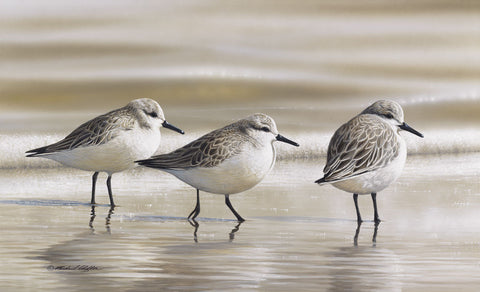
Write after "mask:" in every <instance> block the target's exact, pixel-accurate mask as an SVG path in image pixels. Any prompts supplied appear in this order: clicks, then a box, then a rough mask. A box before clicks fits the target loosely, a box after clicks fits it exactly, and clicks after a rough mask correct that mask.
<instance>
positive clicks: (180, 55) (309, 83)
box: [0, 0, 480, 156]
mask: <svg viewBox="0 0 480 292" xmlns="http://www.w3.org/2000/svg"><path fill="white" fill-rule="evenodd" d="M479 12H480V3H479V2H478V1H433V0H432V1H431V0H419V1H395V2H392V1H361V2H357V1H345V0H341V1H316V0H315V1H313V0H312V1H308V0H306V1H282V0H280V1H277V0H275V1H273V0H272V1H270V0H262V1H218V0H216V1H128V0H121V1H90V0H87V1H55V0H52V1H36V0H27V1H13V0H6V1H3V2H2V8H1V9H0V38H1V47H0V133H3V134H6V135H9V137H10V138H11V137H12V135H17V136H15V137H17V138H18V135H19V134H26V135H27V134H39V135H58V137H57V136H55V137H54V138H62V137H63V136H65V135H66V134H68V133H69V132H70V131H71V130H73V129H74V127H76V126H77V125H79V124H80V123H82V122H84V121H86V120H88V119H91V118H93V117H94V116H96V115H98V114H102V113H104V112H106V111H109V110H111V109H114V108H119V107H122V106H124V105H125V104H126V103H128V101H130V100H132V99H134V98H140V97H150V98H153V99H155V100H157V101H158V102H159V103H160V105H161V106H162V107H163V109H164V112H165V114H166V117H167V119H168V120H169V121H170V122H171V123H173V124H175V125H177V126H178V127H181V128H183V129H185V130H186V132H187V134H189V133H190V134H191V133H193V136H185V137H178V136H176V137H173V136H172V137H173V138H172V139H170V141H172V143H174V145H172V146H171V147H170V146H168V145H167V144H168V143H169V142H165V143H167V144H165V147H166V148H167V149H171V148H172V147H175V146H177V145H179V144H181V143H184V142H188V141H189V140H192V139H193V138H194V137H196V135H200V134H201V133H204V132H206V131H209V130H211V129H213V128H218V127H221V126H223V125H225V124H227V123H229V122H231V121H232V120H236V119H239V118H242V117H244V116H246V115H250V114H252V113H254V112H265V113H267V114H270V115H272V116H273V117H274V118H275V120H276V121H277V124H278V128H279V130H280V131H281V132H286V133H288V134H290V135H293V136H294V137H292V138H296V137H297V139H300V140H302V142H306V143H304V145H305V144H312V143H315V145H313V146H311V149H310V150H311V151H317V152H318V153H320V154H323V153H324V150H325V148H326V144H327V143H328V138H329V137H330V136H331V134H332V133H333V131H334V130H335V129H336V128H338V126H339V125H341V124H342V123H343V122H345V121H346V120H348V119H349V118H350V117H351V116H353V115H355V114H356V113H358V112H359V111H361V110H362V109H363V108H364V107H366V106H367V105H368V104H369V103H371V102H373V101H375V100H377V99H381V98H391V99H394V100H396V101H398V102H400V103H401V104H402V106H403V107H404V110H405V113H406V114H405V116H406V121H407V122H408V123H409V124H411V125H412V126H414V127H415V128H417V129H418V130H419V131H423V132H425V131H427V133H426V134H427V135H426V136H427V137H429V138H430V139H428V141H430V142H431V143H434V144H435V145H436V146H435V147H437V148H436V149H435V150H431V149H430V148H431V147H433V145H432V144H428V145H429V146H428V147H430V148H428V149H427V148H425V147H424V146H418V147H423V148H422V149H420V150H419V149H418V147H417V146H415V147H413V146H410V147H413V148H414V149H413V150H411V151H416V152H421V153H430V152H435V153H438V152H443V151H447V152H456V151H458V150H459V149H458V148H459V147H460V148H461V147H463V146H465V147H467V148H468V151H472V150H475V151H478V150H480V146H479V144H480V142H479V139H480V138H476V137H479V136H480V129H479V128H480V95H479V88H480V84H479V80H480V17H479V15H480V13H479ZM445 129H446V130H447V132H442V131H443V130H445ZM452 129H454V130H455V131H454V132H455V133H456V134H457V135H460V136H459V137H458V139H456V140H457V141H461V142H459V143H460V144H456V145H453V146H452V145H449V146H448V147H447V146H445V145H444V144H445V143H446V142H449V143H450V142H451V141H452V139H450V137H445V133H452ZM164 132H165V131H164ZM428 132H431V133H428ZM197 133H198V134H197ZM302 133H304V135H303V136H302ZM169 134H170V133H166V135H169ZM428 134H430V135H428ZM477 134H478V135H477ZM315 135H317V136H315ZM295 136H296V137H295ZM22 137H23V136H22ZM42 137H43V136H42ZM309 137H310V138H309ZM474 137H475V138H474ZM23 138H25V139H24V140H21V141H20V142H19V141H18V140H15V139H14V140H12V141H11V143H10V144H12V143H13V144H15V143H17V144H18V143H26V144H28V145H25V148H28V147H34V146H37V144H40V145H42V143H44V142H53V140H54V138H50V139H47V140H45V141H39V138H38V137H37V136H35V137H34V138H35V141H39V142H37V143H34V142H32V143H33V144H32V143H29V141H33V140H31V139H30V138H31V137H30V136H25V137H23ZM12 139H13V138H12ZM32 139H33V138H32ZM175 139H183V140H179V141H177V142H174V141H176V140H175ZM442 139H443V140H442ZM187 140H188V141H187ZM432 141H434V142H432ZM412 143H415V142H412ZM10 144H8V143H7V144H4V145H10ZM438 144H442V146H439V145H438ZM422 145H425V144H422ZM5 147H7V146H5ZM8 147H10V146H8ZM442 147H443V148H442ZM445 147H446V148H445ZM440 148H441V149H440ZM292 151H293V150H292ZM295 151H297V150H295ZM298 151H300V150H298ZM296 155H297V156H298V155H300V154H299V153H297V154H296ZM307 156H308V155H307Z"/></svg>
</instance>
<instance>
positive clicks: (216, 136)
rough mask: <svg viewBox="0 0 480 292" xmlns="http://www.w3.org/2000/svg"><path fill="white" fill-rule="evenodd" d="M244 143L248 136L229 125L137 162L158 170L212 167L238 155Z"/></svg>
mask: <svg viewBox="0 0 480 292" xmlns="http://www.w3.org/2000/svg"><path fill="white" fill-rule="evenodd" d="M246 141H249V137H248V135H247V134H245V133H242V132H241V131H238V128H235V127H232V125H230V126H226V127H224V128H221V129H218V130H215V131H212V132H210V133H208V134H206V135H204V136H202V137H200V138H198V139H197V140H195V141H192V142H190V143H189V144H187V145H185V146H183V147H181V148H179V149H177V150H175V151H173V152H170V153H167V154H161V155H156V156H153V157H151V158H150V159H145V160H140V161H137V162H138V163H139V164H140V165H144V166H148V167H152V168H158V169H188V168H191V167H214V166H216V165H218V164H220V163H221V162H223V161H224V160H226V159H228V158H230V157H232V156H234V155H237V154H238V153H240V151H241V147H242V146H241V145H242V143H245V142H246Z"/></svg>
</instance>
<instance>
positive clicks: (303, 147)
mask: <svg viewBox="0 0 480 292" xmlns="http://www.w3.org/2000/svg"><path fill="white" fill-rule="evenodd" d="M422 133H423V134H424V135H425V138H424V139H421V138H419V137H417V136H414V135H411V134H410V133H407V132H402V134H401V135H402V136H403V137H404V138H405V140H406V142H407V148H408V153H409V154H410V155H413V154H419V155H429V154H447V153H469V152H480V129H473V128H472V129H462V130H458V129H457V130H454V131H453V130H438V129H435V130H425V131H422ZM202 134H203V133H200V132H197V133H192V134H190V135H188V136H172V137H169V139H164V140H163V141H162V144H161V147H160V149H159V150H158V151H157V153H166V152H170V151H173V150H174V149H176V148H178V147H181V146H182V145H185V144H187V143H188V142H190V141H192V140H193V139H196V138H198V137H200V136H201V135H202ZM285 135H287V137H291V138H292V139H294V140H295V141H296V142H298V143H299V144H300V147H292V146H291V145H287V144H285V143H275V147H276V149H277V159H278V160H295V159H317V158H322V157H324V156H326V153H327V148H328V143H329V141H330V138H331V135H332V133H326V132H325V133H322V132H304V133H291V132H290V133H289V132H287V133H285ZM62 138H63V136H60V135H35V134H13V135H5V136H2V143H0V152H1V153H2V155H1V156H0V168H2V169H16V168H54V167H60V164H58V163H56V162H54V161H52V160H49V159H41V158H27V157H25V151H27V150H30V149H33V148H37V147H40V146H44V145H48V144H50V143H53V142H56V141H58V140H60V139H62Z"/></svg>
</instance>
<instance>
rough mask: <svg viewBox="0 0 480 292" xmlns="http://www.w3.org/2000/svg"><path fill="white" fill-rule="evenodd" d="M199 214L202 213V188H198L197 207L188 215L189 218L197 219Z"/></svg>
mask: <svg viewBox="0 0 480 292" xmlns="http://www.w3.org/2000/svg"><path fill="white" fill-rule="evenodd" d="M198 214H200V190H199V189H197V204H196V205H195V209H193V211H192V212H191V213H190V215H188V219H192V220H194V221H195V218H197V216H198ZM192 215H193V217H192Z"/></svg>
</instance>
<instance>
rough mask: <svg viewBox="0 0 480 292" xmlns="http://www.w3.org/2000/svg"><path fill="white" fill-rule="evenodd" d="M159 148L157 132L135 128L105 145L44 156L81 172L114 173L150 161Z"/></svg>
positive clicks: (158, 134)
mask: <svg viewBox="0 0 480 292" xmlns="http://www.w3.org/2000/svg"><path fill="white" fill-rule="evenodd" d="M159 145H160V131H159V130H158V129H157V130H156V131H155V130H153V129H151V130H140V129H135V130H131V131H126V132H124V133H122V134H121V135H119V136H117V137H115V138H114V139H112V140H110V141H108V142H107V143H105V144H101V145H96V146H86V147H78V148H75V149H72V150H66V151H60V152H55V153H51V154H48V155H44V156H43V157H45V158H50V159H52V160H55V161H58V162H60V163H62V164H64V165H66V166H70V167H74V168H78V169H82V170H88V171H104V172H107V173H115V172H120V171H123V170H126V169H129V168H133V167H135V166H136V164H135V163H134V161H135V160H139V159H146V158H149V157H150V156H151V155H152V154H153V153H155V151H156V150H157V149H158V146H159Z"/></svg>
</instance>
